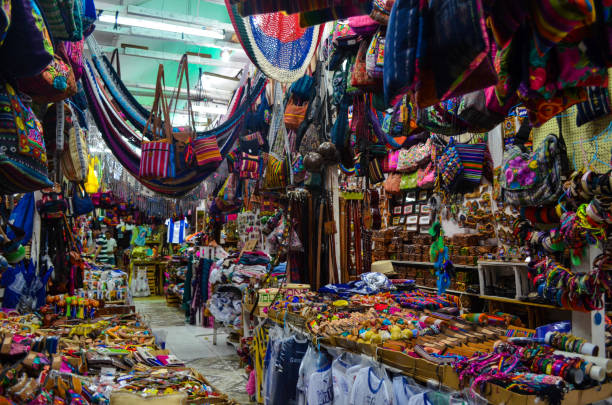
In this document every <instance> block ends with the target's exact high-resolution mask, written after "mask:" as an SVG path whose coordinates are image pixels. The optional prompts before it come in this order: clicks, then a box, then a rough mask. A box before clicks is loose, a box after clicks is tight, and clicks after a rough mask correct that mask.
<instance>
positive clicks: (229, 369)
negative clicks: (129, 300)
mask: <svg viewBox="0 0 612 405" xmlns="http://www.w3.org/2000/svg"><path fill="white" fill-rule="evenodd" d="M134 301H135V304H136V311H138V312H140V313H141V314H142V315H144V318H145V319H146V320H147V321H148V322H149V325H150V327H151V329H152V330H153V333H154V334H156V335H157V334H159V333H160V332H166V348H167V349H169V350H170V351H171V352H172V353H173V354H174V355H176V356H177V357H178V358H179V359H181V360H183V361H185V362H186V363H187V365H188V366H189V367H193V368H194V369H196V370H197V371H199V372H200V373H202V375H203V376H204V377H206V379H208V381H209V382H210V383H211V384H212V385H214V386H215V387H216V388H217V389H218V390H219V391H221V392H223V393H224V394H227V395H228V396H229V397H230V398H232V399H234V400H235V401H237V402H239V403H241V404H249V403H250V402H249V397H248V395H247V393H246V391H245V385H246V381H247V374H246V373H245V372H244V369H242V368H241V367H240V360H239V358H238V355H237V354H236V350H235V349H234V347H233V346H230V345H228V344H227V343H226V341H225V337H226V335H225V334H224V333H219V334H218V335H217V344H216V345H213V343H212V335H213V330H212V328H202V327H201V326H193V325H189V324H187V323H185V321H184V319H185V316H184V312H183V311H181V310H180V309H179V308H173V307H169V306H167V305H166V300H165V299H164V298H162V297H148V298H136V299H135V300H134Z"/></svg>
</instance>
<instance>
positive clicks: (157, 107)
mask: <svg viewBox="0 0 612 405" xmlns="http://www.w3.org/2000/svg"><path fill="white" fill-rule="evenodd" d="M165 87H166V78H165V75H164V65H163V64H161V63H160V64H159V67H158V68H157V81H156V84H155V97H154V99H153V106H152V107H151V114H150V115H149V118H148V119H147V123H146V125H145V127H144V129H143V131H142V133H141V137H140V141H141V142H142V139H143V137H144V133H145V132H146V131H147V130H149V128H150V125H151V124H153V129H152V133H153V140H156V139H160V138H158V136H159V134H160V132H161V133H163V134H164V135H165V137H166V139H167V140H169V141H170V140H171V139H172V128H171V127H170V112H169V108H168V102H167V100H166V96H165V95H164V88H165ZM162 117H163V122H162V121H161V119H162ZM160 124H161V126H162V127H163V130H162V128H160Z"/></svg>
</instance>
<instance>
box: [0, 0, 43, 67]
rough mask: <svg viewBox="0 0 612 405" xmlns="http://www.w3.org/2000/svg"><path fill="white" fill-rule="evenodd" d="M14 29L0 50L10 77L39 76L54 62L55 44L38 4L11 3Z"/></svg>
mask: <svg viewBox="0 0 612 405" xmlns="http://www.w3.org/2000/svg"><path fill="white" fill-rule="evenodd" d="M11 4H12V7H11V25H10V27H9V30H8V32H7V34H6V38H5V41H4V45H3V46H1V47H0V60H1V61H2V63H1V64H0V71H2V72H3V73H4V74H5V75H6V76H7V77H29V76H36V75H37V74H39V73H40V72H42V71H43V69H44V68H45V67H47V66H48V65H49V64H50V63H51V62H52V61H53V55H54V52H53V43H52V42H51V37H50V35H49V31H47V27H46V25H45V20H44V18H43V16H42V13H41V11H40V9H39V8H38V5H37V3H36V1H35V0H20V1H17V0H14V1H12V2H11Z"/></svg>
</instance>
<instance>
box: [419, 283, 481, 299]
mask: <svg viewBox="0 0 612 405" xmlns="http://www.w3.org/2000/svg"><path fill="white" fill-rule="evenodd" d="M415 287H417V288H425V289H427V290H434V291H438V288H436V287H427V286H425V285H416V284H415ZM446 294H463V295H470V296H472V297H478V296H479V295H478V294H474V293H469V292H467V291H457V290H446Z"/></svg>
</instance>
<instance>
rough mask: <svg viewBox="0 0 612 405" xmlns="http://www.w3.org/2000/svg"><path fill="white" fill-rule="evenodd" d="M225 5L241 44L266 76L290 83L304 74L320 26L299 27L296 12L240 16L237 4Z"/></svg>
mask: <svg viewBox="0 0 612 405" xmlns="http://www.w3.org/2000/svg"><path fill="white" fill-rule="evenodd" d="M226 5H227V10H228V13H229V15H230V19H231V20H232V24H233V25H234V29H235V31H236V35H237V36H238V39H239V40H240V43H241V44H242V47H243V48H244V50H245V52H246V53H247V55H248V57H249V59H250V60H251V61H252V62H253V64H255V65H256V66H257V67H258V68H260V69H261V70H262V72H264V73H265V74H266V76H268V77H270V78H272V79H275V80H278V81H280V82H283V83H291V82H294V81H296V80H297V79H299V78H300V77H302V76H303V75H304V73H305V72H306V68H307V67H308V64H309V63H310V60H311V58H312V55H313V54H314V51H315V49H316V47H317V45H318V44H319V41H320V39H321V33H322V32H323V26H321V27H318V28H316V27H309V28H302V27H300V21H299V18H300V16H299V14H292V15H287V14H285V13H282V12H276V13H270V14H260V15H254V16H249V17H241V16H240V15H239V14H238V11H237V5H236V4H230V0H226Z"/></svg>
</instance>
